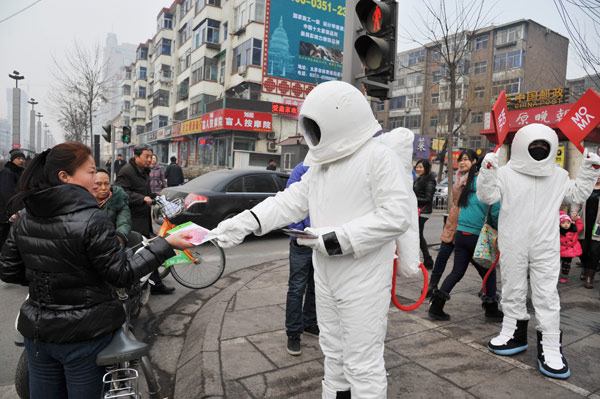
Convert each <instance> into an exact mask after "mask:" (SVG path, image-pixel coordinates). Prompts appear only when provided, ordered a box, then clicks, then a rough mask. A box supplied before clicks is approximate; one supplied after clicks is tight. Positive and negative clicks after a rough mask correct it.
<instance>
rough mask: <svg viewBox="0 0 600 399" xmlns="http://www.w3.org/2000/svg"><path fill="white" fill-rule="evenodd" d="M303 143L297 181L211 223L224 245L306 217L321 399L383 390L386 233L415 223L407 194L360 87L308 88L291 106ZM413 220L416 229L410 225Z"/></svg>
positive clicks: (389, 241) (388, 277)
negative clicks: (321, 358)
mask: <svg viewBox="0 0 600 399" xmlns="http://www.w3.org/2000/svg"><path fill="white" fill-rule="evenodd" d="M298 122H299V125H300V129H301V131H302V133H303V134H304V137H305V138H306V141H307V143H308V146H309V152H308V154H307V156H306V159H305V160H304V164H305V165H307V166H310V169H309V170H308V172H307V173H305V174H304V175H303V176H302V179H301V180H300V181H299V182H297V183H295V184H293V185H291V186H290V187H289V188H287V189H286V190H285V191H283V192H280V193H278V194H277V195H276V196H275V197H271V198H268V199H266V200H265V201H263V202H261V203H260V204H258V205H257V206H255V207H254V208H253V209H252V211H245V212H243V213H241V214H240V215H238V216H236V217H235V218H232V219H228V220H225V221H223V222H221V224H219V226H218V227H217V228H216V229H215V230H214V231H213V232H214V233H215V234H216V235H217V240H218V242H219V243H220V244H222V245H224V246H231V245H235V244H238V243H240V242H241V241H242V240H243V237H244V236H245V235H246V234H248V233H250V232H255V233H256V234H259V235H261V234H265V233H267V232H269V231H271V230H274V229H277V228H281V227H284V226H287V225H288V224H290V223H291V222H295V221H298V220H302V219H304V218H305V217H306V216H307V215H308V214H310V218H311V225H312V227H311V230H312V231H314V232H316V233H317V234H318V239H316V240H308V241H306V240H301V239H299V241H298V242H299V243H300V244H304V245H310V246H312V247H313V248H314V251H313V265H314V280H315V296H316V307H317V315H318V316H317V317H318V320H319V328H320V331H321V332H320V337H319V343H320V345H321V349H322V351H323V353H324V355H325V364H324V369H325V377H324V381H323V398H326V399H329V398H332V399H334V398H335V397H336V392H337V391H348V390H351V394H352V397H356V398H361V399H367V398H385V397H386V393H387V378H386V371H385V366H384V360H383V352H384V338H385V334H386V329H387V313H388V310H389V304H390V292H391V283H392V266H393V258H394V251H395V248H396V243H395V240H396V238H398V237H399V236H400V235H402V234H403V233H404V232H406V231H407V230H408V229H409V228H410V227H411V223H414V220H413V219H414V218H413V217H412V214H416V206H415V204H416V201H413V200H412V199H413V198H414V194H413V192H412V188H411V184H410V182H409V180H408V178H407V174H406V172H405V171H404V170H403V169H402V168H401V163H400V161H399V158H398V157H397V155H396V154H395V153H394V151H393V150H391V149H390V148H388V147H386V146H384V145H383V144H381V143H380V142H379V140H377V139H373V138H372V137H373V135H374V134H375V133H376V132H378V131H379V130H381V127H380V125H379V124H378V123H377V121H376V120H375V118H374V116H373V113H372V111H371V109H370V107H369V104H368V102H367V101H366V99H365V97H364V96H363V95H362V93H361V92H360V91H358V90H357V89H356V88H354V87H353V86H351V85H349V84H347V83H344V82H337V81H334V82H326V83H322V84H320V85H318V86H317V87H315V88H314V89H313V90H312V91H311V93H310V94H309V95H308V96H307V97H306V100H305V101H304V104H303V105H302V108H301V110H300V115H299V121H298ZM417 228H418V227H417Z"/></svg>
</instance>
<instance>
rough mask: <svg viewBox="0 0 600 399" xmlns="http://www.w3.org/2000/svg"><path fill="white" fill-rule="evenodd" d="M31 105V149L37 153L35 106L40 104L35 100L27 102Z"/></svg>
mask: <svg viewBox="0 0 600 399" xmlns="http://www.w3.org/2000/svg"><path fill="white" fill-rule="evenodd" d="M27 102H28V103H29V104H31V111H29V149H30V150H31V151H35V109H34V108H35V105H36V104H38V102H37V101H35V98H32V99H31V100H29V101H27Z"/></svg>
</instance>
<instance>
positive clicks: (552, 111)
mask: <svg viewBox="0 0 600 399" xmlns="http://www.w3.org/2000/svg"><path fill="white" fill-rule="evenodd" d="M573 105H574V104H559V105H550V106H548V107H537V108H528V109H516V110H513V111H508V118H507V119H508V125H509V127H510V130H511V131H513V130H515V129H516V130H518V129H520V128H522V127H523V126H525V125H529V124H530V123H542V124H544V125H548V126H550V127H552V128H554V127H556V126H555V125H557V124H558V122H560V121H561V120H562V119H563V118H564V117H565V116H566V115H567V112H568V111H569V109H571V107H572V106H573Z"/></svg>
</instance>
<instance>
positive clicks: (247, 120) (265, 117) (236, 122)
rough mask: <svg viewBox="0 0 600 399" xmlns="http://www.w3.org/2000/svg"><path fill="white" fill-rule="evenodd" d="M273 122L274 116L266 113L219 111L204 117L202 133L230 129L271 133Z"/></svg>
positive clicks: (234, 110) (235, 110) (233, 110)
mask: <svg viewBox="0 0 600 399" xmlns="http://www.w3.org/2000/svg"><path fill="white" fill-rule="evenodd" d="M272 120H273V119H272V115H271V114H268V113H264V112H254V111H241V110H237V109H219V110H217V111H214V112H209V113H208V114H204V115H203V118H202V131H203V132H208V131H212V130H220V129H230V130H245V131H251V132H270V131H271V129H272Z"/></svg>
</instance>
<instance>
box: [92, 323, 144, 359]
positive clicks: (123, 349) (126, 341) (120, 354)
mask: <svg viewBox="0 0 600 399" xmlns="http://www.w3.org/2000/svg"><path fill="white" fill-rule="evenodd" d="M148 352H149V349H148V345H146V344H145V343H143V342H140V341H137V340H135V339H132V338H129V336H128V335H127V332H126V331H125V326H122V327H121V328H119V329H118V330H117V331H115V333H114V334H113V337H112V341H110V344H108V346H107V347H106V348H104V349H102V351H101V352H100V353H98V355H97V356H96V364H97V365H98V366H108V365H111V364H115V363H121V362H125V361H130V360H134V359H139V358H140V357H142V356H146V355H148Z"/></svg>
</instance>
